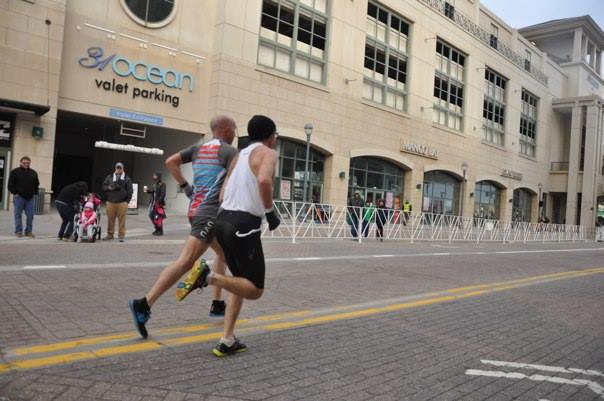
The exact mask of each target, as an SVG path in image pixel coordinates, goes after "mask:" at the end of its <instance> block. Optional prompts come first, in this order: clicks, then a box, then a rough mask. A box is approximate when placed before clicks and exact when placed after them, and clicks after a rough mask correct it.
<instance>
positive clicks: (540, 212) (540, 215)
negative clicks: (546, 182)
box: [537, 183, 543, 220]
mask: <svg viewBox="0 0 604 401" xmlns="http://www.w3.org/2000/svg"><path fill="white" fill-rule="evenodd" d="M537 186H538V187H539V199H538V202H539V203H538V205H539V208H538V209H537V210H538V213H539V219H538V220H541V219H542V218H543V209H542V207H541V205H542V203H541V189H542V188H543V185H542V184H541V183H539V184H538V185H537Z"/></svg>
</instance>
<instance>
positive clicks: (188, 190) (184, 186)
mask: <svg viewBox="0 0 604 401" xmlns="http://www.w3.org/2000/svg"><path fill="white" fill-rule="evenodd" d="M180 188H181V189H182V191H183V192H184V193H185V195H187V198H189V199H191V198H192V197H193V187H192V186H191V184H189V183H188V182H187V181H185V183H184V184H181V185H180Z"/></svg>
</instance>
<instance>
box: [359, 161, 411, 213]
mask: <svg viewBox="0 0 604 401" xmlns="http://www.w3.org/2000/svg"><path fill="white" fill-rule="evenodd" d="M404 174H405V171H404V170H403V169H402V168H400V167H399V166H397V165H396V164H394V163H390V162H387V161H385V160H382V159H378V158H376V157H354V158H352V159H350V172H349V177H350V179H349V181H348V197H349V198H350V197H351V196H352V194H354V193H355V192H359V193H360V195H361V198H363V200H364V201H365V202H367V201H368V200H370V201H371V202H373V203H374V204H375V203H377V201H378V200H379V199H383V200H384V202H385V203H386V207H388V208H395V209H400V208H402V204H403V201H404V199H403V182H404Z"/></svg>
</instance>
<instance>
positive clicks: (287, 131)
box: [277, 127, 336, 156]
mask: <svg viewBox="0 0 604 401" xmlns="http://www.w3.org/2000/svg"><path fill="white" fill-rule="evenodd" d="M277 131H279V136H280V137H284V138H288V139H294V140H295V141H297V142H302V143H306V134H305V133H304V130H303V129H302V128H300V129H293V128H290V127H277ZM310 145H311V146H312V147H313V148H315V149H316V150H319V151H321V153H323V154H325V155H330V156H331V155H333V154H334V153H335V152H336V148H335V146H333V145H332V144H330V143H329V142H327V141H325V140H324V139H322V138H321V137H319V136H318V135H317V133H316V132H315V133H313V134H312V135H311V136H310Z"/></svg>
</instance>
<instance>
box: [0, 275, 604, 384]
mask: <svg viewBox="0 0 604 401" xmlns="http://www.w3.org/2000/svg"><path fill="white" fill-rule="evenodd" d="M600 273H604V268H603V267H598V268H591V269H584V270H573V271H566V272H561V273H554V274H546V275H540V276H532V277H526V278H522V279H516V280H510V281H502V282H495V283H488V284H478V285H473V286H468V287H461V288H452V289H448V290H444V291H438V292H431V293H425V294H419V295H415V296H409V297H404V298H397V299H391V300H385V301H377V302H373V303H371V304H359V305H352V306H343V307H335V308H328V309H320V310H302V311H295V312H288V313H281V314H275V315H268V316H261V317H257V318H253V319H242V320H240V321H239V322H238V325H237V330H238V331H239V332H248V333H262V332H268V331H277V330H285V329H293V328H299V327H308V326H313V325H317V324H324V323H330V322H335V321H339V320H344V319H355V318H361V317H366V316H371V315H375V314H379V313H388V312H396V311H400V310H404V309H411V308H418V307H422V306H428V305H435V304H440V303H445V302H451V301H455V300H460V299H465V298H471V297H477V296H480V295H484V294H489V293H495V292H499V291H506V290H510V289H514V288H519V287H524V286H529V285H536V284H541V283H546V282H551V281H556V280H565V279H572V278H577V277H584V276H590V275H595V274H600ZM152 334H153V336H152V337H151V338H150V339H148V340H141V339H140V338H139V336H138V334H136V333H134V332H129V333H119V334H113V335H107V336H100V337H91V338H82V339H78V340H74V341H65V342H59V343H52V344H43V345H35V346H29V347H20V348H13V349H5V350H4V352H3V353H4V360H5V361H6V362H7V363H4V364H0V373H6V372H9V371H12V370H25V369H35V368H41V367H48V366H53V365H59V364H65V363H71V362H76V361H83V360H91V359H97V358H104V357H108V356H113V355H120V354H133V353H139V352H145V351H152V350H157V349H160V348H164V347H176V346H180V345H187V344H196V343H205V342H208V341H213V340H218V339H219V338H220V337H221V335H222V322H220V323H209V324H201V325H193V326H183V327H175V328H165V329H159V330H154V331H153V333H152Z"/></svg>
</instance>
